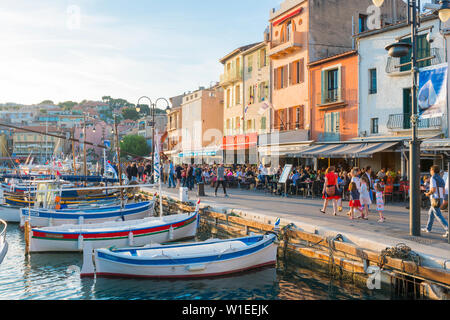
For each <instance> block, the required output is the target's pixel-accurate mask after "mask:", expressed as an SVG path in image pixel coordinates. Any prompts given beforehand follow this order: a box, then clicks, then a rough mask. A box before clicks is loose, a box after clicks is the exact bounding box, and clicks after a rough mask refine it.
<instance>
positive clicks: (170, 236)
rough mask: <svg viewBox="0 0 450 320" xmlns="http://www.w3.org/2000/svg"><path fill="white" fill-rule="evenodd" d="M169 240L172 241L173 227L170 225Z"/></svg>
mask: <svg viewBox="0 0 450 320" xmlns="http://www.w3.org/2000/svg"><path fill="white" fill-rule="evenodd" d="M169 240H173V226H172V225H171V226H170V229H169Z"/></svg>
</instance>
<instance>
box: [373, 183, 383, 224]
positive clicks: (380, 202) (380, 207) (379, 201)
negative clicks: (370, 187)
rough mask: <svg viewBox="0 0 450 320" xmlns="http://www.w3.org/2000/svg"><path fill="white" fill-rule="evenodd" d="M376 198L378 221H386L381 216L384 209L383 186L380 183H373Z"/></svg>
mask: <svg viewBox="0 0 450 320" xmlns="http://www.w3.org/2000/svg"><path fill="white" fill-rule="evenodd" d="M375 192H376V199H377V211H378V213H379V214H380V220H378V222H380V223H383V222H385V221H386V218H385V217H384V216H383V211H384V199H383V187H382V186H381V185H380V183H377V184H376V185H375Z"/></svg>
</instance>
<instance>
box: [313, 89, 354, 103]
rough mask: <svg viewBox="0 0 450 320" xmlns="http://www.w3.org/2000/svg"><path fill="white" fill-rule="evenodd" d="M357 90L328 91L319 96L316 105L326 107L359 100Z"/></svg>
mask: <svg viewBox="0 0 450 320" xmlns="http://www.w3.org/2000/svg"><path fill="white" fill-rule="evenodd" d="M355 91H356V90H350V89H348V90H343V89H342V88H336V89H328V90H325V91H324V92H319V93H318V94H317V100H316V105H318V106H319V107H320V106H324V105H328V104H333V103H338V102H344V101H348V100H352V99H357V97H356V96H355V95H356V92H355Z"/></svg>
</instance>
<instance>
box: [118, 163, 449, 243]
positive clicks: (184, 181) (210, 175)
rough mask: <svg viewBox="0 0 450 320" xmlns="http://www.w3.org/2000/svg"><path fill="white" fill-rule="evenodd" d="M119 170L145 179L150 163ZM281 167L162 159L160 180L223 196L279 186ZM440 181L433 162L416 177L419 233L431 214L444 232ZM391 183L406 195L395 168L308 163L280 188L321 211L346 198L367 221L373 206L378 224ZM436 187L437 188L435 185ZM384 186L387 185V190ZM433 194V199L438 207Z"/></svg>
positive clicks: (351, 213)
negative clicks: (319, 201) (422, 213)
mask: <svg viewBox="0 0 450 320" xmlns="http://www.w3.org/2000/svg"><path fill="white" fill-rule="evenodd" d="M125 168H126V169H125V172H126V173H125V174H126V175H127V178H128V180H129V181H133V180H136V181H140V182H150V179H151V172H152V168H151V164H150V163H148V162H147V163H144V162H141V163H127V164H125ZM282 171H283V168H282V167H281V166H277V167H271V166H263V165H261V164H260V165H259V166H256V165H236V166H227V167H225V166H224V165H223V164H220V165H198V164H176V165H175V164H174V163H172V161H166V162H164V163H163V164H162V170H161V179H162V182H163V183H164V184H167V186H168V188H179V187H185V188H188V189H189V190H193V189H194V188H195V185H198V184H204V185H211V187H213V188H214V190H215V195H216V196H217V192H218V189H219V187H220V186H221V187H222V189H223V193H224V195H225V196H226V197H228V196H229V194H228V192H227V188H230V187H231V188H233V187H234V188H244V189H250V188H255V189H270V190H277V189H278V190H279V191H280V192H282V191H281V190H280V186H279V183H278V180H279V179H280V176H281V174H282ZM446 180H447V181H444V179H443V172H441V171H440V170H439V167H437V166H433V167H432V168H431V170H430V176H426V177H424V179H423V181H422V187H421V191H422V197H423V200H424V201H425V200H427V201H428V206H429V208H430V209H429V219H428V222H427V226H426V227H425V228H423V230H422V231H423V232H431V229H432V227H433V223H434V221H435V220H436V219H437V220H438V221H439V222H440V223H441V225H442V226H443V227H444V229H445V230H446V232H447V233H446V235H444V236H447V235H448V223H447V221H446V220H445V218H444V217H443V215H442V212H441V209H444V208H446V206H447V205H448V203H447V201H446V200H445V199H447V197H446V196H447V195H448V179H447V178H446ZM393 186H397V189H400V190H401V191H402V192H403V196H404V200H405V201H406V198H407V197H408V194H409V183H408V181H406V178H404V177H402V175H401V173H400V172H399V171H398V172H395V171H394V170H392V169H387V170H386V169H385V168H383V169H381V170H380V171H378V172H376V173H375V172H374V171H373V170H372V168H371V167H370V166H368V167H366V168H362V169H361V168H352V169H348V170H344V169H342V168H340V167H334V166H330V167H329V168H327V169H326V168H321V169H319V170H317V171H316V170H314V169H313V168H312V167H311V166H295V167H293V169H292V170H291V172H290V174H289V177H288V179H287V181H286V184H285V190H290V191H291V192H292V193H294V192H295V190H298V188H302V189H304V188H308V190H310V191H311V193H312V195H315V196H319V197H322V198H323V200H324V203H323V207H322V208H321V209H320V212H322V213H323V214H326V212H327V208H328V206H329V203H330V202H331V203H332V207H333V215H338V212H342V211H343V204H342V201H343V200H347V201H349V203H348V206H349V210H348V212H347V215H348V217H349V219H351V220H353V219H361V220H368V216H369V215H370V214H371V210H375V211H376V212H377V213H378V216H379V220H378V222H379V223H384V222H385V221H386V218H385V216H384V206H385V196H386V195H387V194H391V193H392V188H393ZM438 186H439V187H438ZM389 188H390V189H389ZM435 198H438V199H439V202H440V203H439V206H437V205H436V203H435V202H436V201H435Z"/></svg>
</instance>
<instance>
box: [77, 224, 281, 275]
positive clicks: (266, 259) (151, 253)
mask: <svg viewBox="0 0 450 320" xmlns="http://www.w3.org/2000/svg"><path fill="white" fill-rule="evenodd" d="M276 239H277V236H276V234H274V233H267V234H266V235H258V236H250V237H244V238H238V239H231V240H209V241H204V242H198V243H186V244H175V245H166V246H161V245H157V246H150V247H146V248H124V249H114V248H110V249H94V250H93V252H94V253H93V254H94V259H92V250H91V249H90V248H89V247H88V246H86V247H85V250H84V251H83V268H82V270H81V276H84V277H88V276H94V275H97V276H106V277H132V278H201V277H212V276H221V275H226V274H232V273H236V272H241V271H244V270H249V269H254V268H259V267H263V266H268V265H274V264H276V260H277V245H276V244H275V240H276ZM93 260H94V261H93Z"/></svg>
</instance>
